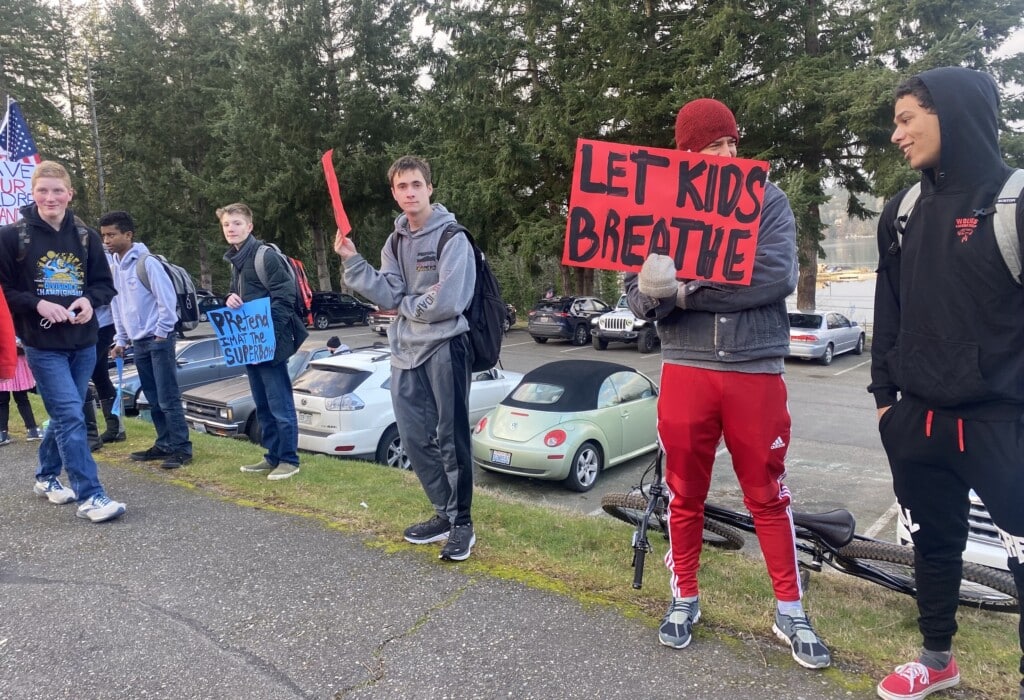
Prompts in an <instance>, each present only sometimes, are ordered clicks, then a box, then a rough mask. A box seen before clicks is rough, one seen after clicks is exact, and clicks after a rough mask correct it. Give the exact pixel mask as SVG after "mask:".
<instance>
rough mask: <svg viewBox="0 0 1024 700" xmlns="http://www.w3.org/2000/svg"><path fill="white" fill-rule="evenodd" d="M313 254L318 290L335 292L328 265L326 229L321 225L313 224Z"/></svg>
mask: <svg viewBox="0 0 1024 700" xmlns="http://www.w3.org/2000/svg"><path fill="white" fill-rule="evenodd" d="M332 252H333V251H332ZM313 253H314V255H315V256H316V283H317V288H318V289H319V290H320V291H321V292H330V291H334V288H333V287H332V286H331V270H330V268H329V267H328V265H327V246H326V243H325V234H324V228H323V226H321V225H320V224H319V223H315V224H313Z"/></svg>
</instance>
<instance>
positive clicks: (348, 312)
mask: <svg viewBox="0 0 1024 700" xmlns="http://www.w3.org/2000/svg"><path fill="white" fill-rule="evenodd" d="M376 310H377V308H376V307H375V306H373V304H367V303H365V302H362V301H359V300H358V299H356V298H355V297H354V296H352V295H351V294H342V293H340V292H313V304H312V307H311V309H310V314H311V315H312V317H313V327H314V328H316V329H317V330H321V331H322V330H324V329H325V328H327V327H328V326H330V325H331V324H332V323H344V324H345V325H346V326H351V325H352V324H354V323H359V324H361V325H364V326H365V325H366V324H367V319H368V318H369V316H370V314H371V313H373V312H374V311H376Z"/></svg>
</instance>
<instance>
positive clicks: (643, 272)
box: [637, 253, 677, 299]
mask: <svg viewBox="0 0 1024 700" xmlns="http://www.w3.org/2000/svg"><path fill="white" fill-rule="evenodd" d="M637 286H638V288H639V289H640V293H641V294H646V295H647V296H649V297H654V298H655V299H667V298H668V297H671V296H672V295H674V294H675V293H676V289H677V284H676V264H675V261H673V260H672V258H670V257H669V256H667V255H660V254H658V253H654V254H652V255H650V256H649V257H648V258H647V259H646V260H644V266H643V267H642V268H640V275H639V277H637Z"/></svg>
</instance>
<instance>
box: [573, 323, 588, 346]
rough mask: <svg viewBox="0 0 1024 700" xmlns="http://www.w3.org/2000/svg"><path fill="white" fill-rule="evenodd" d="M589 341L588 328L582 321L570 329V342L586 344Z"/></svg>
mask: <svg viewBox="0 0 1024 700" xmlns="http://www.w3.org/2000/svg"><path fill="white" fill-rule="evenodd" d="M589 342H590V330H589V329H587V326H586V325H585V324H583V323H578V324H576V328H574V329H573V331H572V344H573V345H576V346H580V345H586V344H587V343H589Z"/></svg>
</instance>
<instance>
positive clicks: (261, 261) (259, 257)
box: [256, 244, 270, 289]
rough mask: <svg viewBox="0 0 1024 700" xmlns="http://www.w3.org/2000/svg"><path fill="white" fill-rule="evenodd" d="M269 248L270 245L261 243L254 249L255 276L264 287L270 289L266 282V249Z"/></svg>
mask: <svg viewBox="0 0 1024 700" xmlns="http://www.w3.org/2000/svg"><path fill="white" fill-rule="evenodd" d="M268 250H270V246H269V245H267V244H264V245H261V246H260V247H258V248H257V249H256V276H257V277H259V279H260V284H262V285H263V288H264V289H270V286H269V285H268V284H267V251H268Z"/></svg>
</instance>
